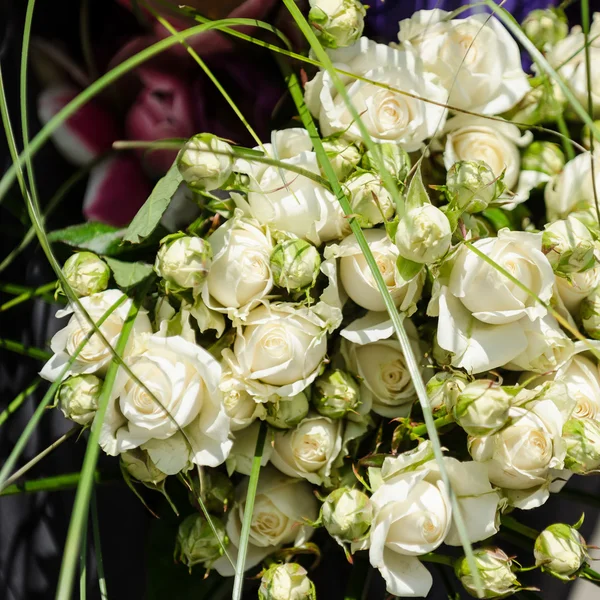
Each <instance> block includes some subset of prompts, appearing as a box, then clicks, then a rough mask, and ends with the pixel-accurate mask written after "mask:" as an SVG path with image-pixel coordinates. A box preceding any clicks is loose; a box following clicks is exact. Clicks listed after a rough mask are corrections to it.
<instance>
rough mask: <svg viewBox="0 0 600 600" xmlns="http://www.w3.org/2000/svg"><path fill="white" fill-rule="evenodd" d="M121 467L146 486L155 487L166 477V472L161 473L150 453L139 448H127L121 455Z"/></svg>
mask: <svg viewBox="0 0 600 600" xmlns="http://www.w3.org/2000/svg"><path fill="white" fill-rule="evenodd" d="M120 457H121V468H123V469H125V471H127V473H128V474H129V475H130V476H131V477H133V478H134V479H136V480H137V481H141V482H142V483H143V484H145V485H146V486H147V487H150V488H156V487H158V486H159V485H160V484H162V483H163V481H164V480H165V479H166V478H167V475H166V473H163V472H162V471H161V470H160V469H159V468H158V467H157V466H156V465H155V464H154V462H153V461H152V459H151V458H150V455H149V454H148V453H147V452H146V451H145V450H141V449H140V448H135V449H133V450H127V451H126V452H122V453H121V455H120Z"/></svg>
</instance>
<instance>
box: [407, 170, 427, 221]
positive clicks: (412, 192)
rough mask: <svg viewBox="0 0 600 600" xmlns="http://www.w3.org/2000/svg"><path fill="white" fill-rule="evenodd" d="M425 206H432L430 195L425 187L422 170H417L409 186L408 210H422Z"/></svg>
mask: <svg viewBox="0 0 600 600" xmlns="http://www.w3.org/2000/svg"><path fill="white" fill-rule="evenodd" d="M425 204H431V200H430V199H429V194H428V193H427V190H426V189H425V185H423V177H422V175H421V168H420V167H419V168H418V169H417V172H416V173H415V174H414V175H413V178H412V179H411V180H410V185H409V186H408V192H407V194H406V210H407V212H408V211H409V210H414V209H415V208H421V206H425Z"/></svg>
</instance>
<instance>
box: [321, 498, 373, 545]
mask: <svg viewBox="0 0 600 600" xmlns="http://www.w3.org/2000/svg"><path fill="white" fill-rule="evenodd" d="M322 511H323V512H322V516H323V525H325V529H327V531H328V532H329V535H331V536H333V537H335V538H337V539H339V540H340V541H342V542H355V541H358V540H360V539H362V538H364V536H365V535H366V534H367V532H368V531H369V528H370V527H371V521H372V520H373V506H372V505H371V501H370V500H369V497H368V496H367V495H366V494H365V493H364V492H361V491H360V490H356V489H351V488H339V489H337V490H335V491H333V492H331V494H329V496H327V498H326V500H325V502H324V503H323V508H322Z"/></svg>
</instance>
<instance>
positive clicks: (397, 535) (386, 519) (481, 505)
mask: <svg viewBox="0 0 600 600" xmlns="http://www.w3.org/2000/svg"><path fill="white" fill-rule="evenodd" d="M432 459H433V450H432V448H431V444H429V443H423V444H421V445H420V446H419V447H417V448H416V449H415V450H414V451H411V452H406V453H404V454H401V455H399V456H398V457H395V458H392V457H389V458H386V459H385V461H384V464H383V467H382V469H381V483H380V484H379V487H377V489H376V491H375V493H374V494H373V496H372V497H371V503H372V504H373V507H374V509H375V517H374V519H373V522H372V525H371V533H370V552H369V558H370V561H371V564H372V565H373V566H374V567H375V568H377V569H379V571H380V573H381V575H382V576H383V578H384V579H385V581H386V584H387V586H386V588H387V591H388V592H389V593H391V594H394V595H395V596H401V597H425V596H427V594H428V592H429V590H430V588H431V585H432V577H431V575H430V573H429V571H427V569H426V568H425V567H424V566H423V565H422V564H421V562H420V561H419V559H418V556H420V555H422V554H427V553H429V552H433V551H434V550H435V549H436V548H437V547H438V546H440V544H442V542H446V543H448V544H451V545H460V540H459V537H458V531H457V530H456V526H455V523H454V520H453V515H452V507H451V504H450V499H449V496H448V490H447V489H446V488H445V487H444V484H443V483H442V481H441V475H440V471H439V469H438V467H437V464H436V462H435V460H432ZM444 464H445V467H446V470H447V473H448V476H449V478H450V484H451V485H452V488H453V490H454V492H455V493H456V496H457V500H458V502H459V505H460V507H461V512H462V514H463V515H468V516H469V518H468V519H466V525H467V531H468V534H469V539H470V540H471V541H472V542H475V541H479V540H482V539H485V538H487V537H489V536H490V535H493V534H494V533H496V531H497V530H498V527H497V526H496V513H497V510H498V503H499V501H500V495H499V494H498V493H497V492H495V491H494V490H493V488H492V486H491V485H490V482H489V481H488V479H487V475H486V472H485V469H483V468H482V467H481V465H478V464H477V463H475V462H460V461H458V460H455V459H453V458H445V459H444Z"/></svg>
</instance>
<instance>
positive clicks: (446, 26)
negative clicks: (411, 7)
mask: <svg viewBox="0 0 600 600" xmlns="http://www.w3.org/2000/svg"><path fill="white" fill-rule="evenodd" d="M450 14H451V13H449V12H446V11H443V10H439V9H434V10H420V11H417V12H416V13H415V14H414V15H413V16H412V17H411V18H409V19H404V20H403V21H400V31H399V33H398V39H399V40H400V43H401V44H402V46H403V47H404V48H407V49H412V50H413V51H415V52H416V53H417V54H418V55H419V56H420V58H421V60H422V61H423V63H424V65H425V70H426V71H428V72H431V73H435V74H436V75H437V76H438V77H439V79H440V82H441V84H442V85H443V86H444V88H445V89H446V91H447V92H448V93H449V97H448V98H447V100H445V101H444V102H447V103H448V104H450V105H451V106H455V107H457V108H462V109H465V110H470V111H473V112H479V113H484V114H486V115H497V114H499V113H502V112H505V111H507V110H509V109H510V108H512V107H513V106H514V105H515V104H517V103H518V102H519V101H520V100H521V98H523V96H525V94H526V93H527V92H528V91H529V89H530V86H529V82H528V81H527V75H526V74H525V73H524V72H523V68H522V67H521V54H520V52H519V47H518V45H517V43H516V42H515V40H514V39H513V38H512V37H511V35H510V34H509V33H508V31H507V30H506V29H505V28H504V26H503V25H502V24H501V23H500V21H498V20H497V19H496V18H495V17H490V16H489V15H486V14H480V15H474V16H472V17H468V18H466V19H448V18H447V17H449V16H450Z"/></svg>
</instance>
